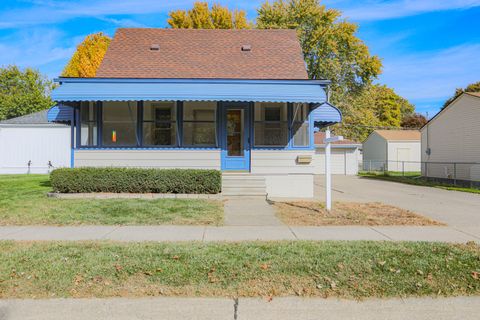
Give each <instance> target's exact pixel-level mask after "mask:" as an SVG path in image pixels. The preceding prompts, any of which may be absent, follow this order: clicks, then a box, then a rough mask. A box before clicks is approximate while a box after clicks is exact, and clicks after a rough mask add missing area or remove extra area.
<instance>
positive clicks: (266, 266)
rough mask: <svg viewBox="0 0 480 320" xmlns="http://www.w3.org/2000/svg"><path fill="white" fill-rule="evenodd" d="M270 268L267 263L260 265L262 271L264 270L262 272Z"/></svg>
mask: <svg viewBox="0 0 480 320" xmlns="http://www.w3.org/2000/svg"><path fill="white" fill-rule="evenodd" d="M269 267H270V266H269V265H268V264H266V263H264V264H262V265H260V269H262V270H267V269H268V268H269Z"/></svg>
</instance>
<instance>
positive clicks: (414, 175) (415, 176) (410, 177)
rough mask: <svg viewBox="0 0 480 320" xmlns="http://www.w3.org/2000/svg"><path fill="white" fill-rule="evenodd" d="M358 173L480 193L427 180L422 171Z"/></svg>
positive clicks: (475, 191) (381, 178)
mask: <svg viewBox="0 0 480 320" xmlns="http://www.w3.org/2000/svg"><path fill="white" fill-rule="evenodd" d="M358 175H359V176H361V177H367V178H372V179H380V180H387V181H393V182H400V183H406V184H412V185H416V186H426V187H434V188H440V189H446V190H455V191H462V192H470V193H480V189H475V188H464V187H457V186H455V185H450V184H444V183H439V182H434V181H429V180H426V179H424V178H422V177H421V175H420V173H418V172H405V174H404V175H403V174H402V173H401V172H391V171H389V172H385V173H383V172H359V173H358Z"/></svg>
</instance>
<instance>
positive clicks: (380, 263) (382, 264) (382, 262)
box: [378, 261, 387, 267]
mask: <svg viewBox="0 0 480 320" xmlns="http://www.w3.org/2000/svg"><path fill="white" fill-rule="evenodd" d="M385 263H387V261H378V264H379V265H381V266H382V267H383V266H384V265H385Z"/></svg>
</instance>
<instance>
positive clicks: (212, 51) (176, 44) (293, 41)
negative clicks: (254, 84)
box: [96, 28, 308, 79]
mask: <svg viewBox="0 0 480 320" xmlns="http://www.w3.org/2000/svg"><path fill="white" fill-rule="evenodd" d="M155 44H158V45H159V47H160V49H159V50H150V47H151V46H152V45H155ZM242 45H251V51H242V50H241V49H242ZM96 77H99V78H219V79H307V78H308V75H307V72H306V69H305V63H304V60H303V54H302V49H301V47H300V43H299V41H298V38H297V35H296V32H295V31H294V30H195V29H143V28H132V29H130V28H125V29H118V30H117V32H116V34H115V37H114V38H113V40H112V42H111V44H110V46H109V48H108V50H107V53H106V54H105V57H104V59H103V61H102V63H101V65H100V67H99V69H98V71H97V74H96Z"/></svg>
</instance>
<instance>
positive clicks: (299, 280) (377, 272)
mask: <svg viewBox="0 0 480 320" xmlns="http://www.w3.org/2000/svg"><path fill="white" fill-rule="evenodd" d="M479 273H480V248H479V247H478V246H477V245H475V244H467V245H451V244H442V243H426V242H418V243H415V242H408V243H407V242H403V243H398V242H397V243H395V242H366V241H355V242H338V241H337V242H336V241H328V242H301V241H297V242H286V241H285V242H250V243H210V244H202V243H195V242H194V243H182V244H179V243H177V244H172V243H130V244H128V243H112V242H69V243H65V242H64V243H59V242H28V243H26V242H23V243H22V242H0V298H47V297H49V298H51V297H77V298H78V297H114V296H126V297H140V296H159V295H165V296H173V295H181V296H228V297H235V296H264V297H266V296H282V295H299V296H320V297H327V296H337V297H343V298H365V297H404V296H425V295H427V296H457V295H479V294H480V274H479Z"/></svg>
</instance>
